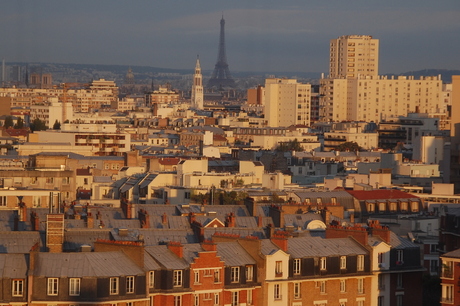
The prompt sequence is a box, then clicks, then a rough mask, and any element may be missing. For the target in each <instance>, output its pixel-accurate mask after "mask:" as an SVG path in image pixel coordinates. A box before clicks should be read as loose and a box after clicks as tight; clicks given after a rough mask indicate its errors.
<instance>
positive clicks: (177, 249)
mask: <svg viewBox="0 0 460 306" xmlns="http://www.w3.org/2000/svg"><path fill="white" fill-rule="evenodd" d="M168 249H169V250H170V251H171V252H173V253H174V254H176V255H177V257H179V258H183V257H184V246H183V245H182V244H181V243H180V242H176V241H170V242H169V243H168Z"/></svg>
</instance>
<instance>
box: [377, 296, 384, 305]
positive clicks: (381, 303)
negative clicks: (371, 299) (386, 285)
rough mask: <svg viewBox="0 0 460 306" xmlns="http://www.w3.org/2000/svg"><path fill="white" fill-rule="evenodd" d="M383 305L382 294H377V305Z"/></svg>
mask: <svg viewBox="0 0 460 306" xmlns="http://www.w3.org/2000/svg"><path fill="white" fill-rule="evenodd" d="M383 305H385V304H384V299H383V296H379V297H378V298H377V306H383Z"/></svg>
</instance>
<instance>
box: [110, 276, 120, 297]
mask: <svg viewBox="0 0 460 306" xmlns="http://www.w3.org/2000/svg"><path fill="white" fill-rule="evenodd" d="M114 294H118V277H111V278H110V295H114Z"/></svg>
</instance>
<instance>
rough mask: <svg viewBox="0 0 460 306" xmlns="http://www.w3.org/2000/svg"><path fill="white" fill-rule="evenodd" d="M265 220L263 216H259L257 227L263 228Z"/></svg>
mask: <svg viewBox="0 0 460 306" xmlns="http://www.w3.org/2000/svg"><path fill="white" fill-rule="evenodd" d="M263 220H264V219H263V218H262V216H257V227H262V226H263Z"/></svg>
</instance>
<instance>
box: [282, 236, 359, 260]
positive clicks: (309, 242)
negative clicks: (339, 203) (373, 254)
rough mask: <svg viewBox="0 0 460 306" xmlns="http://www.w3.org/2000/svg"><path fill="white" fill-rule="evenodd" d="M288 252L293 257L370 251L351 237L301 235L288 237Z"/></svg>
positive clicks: (356, 253) (353, 253)
mask: <svg viewBox="0 0 460 306" xmlns="http://www.w3.org/2000/svg"><path fill="white" fill-rule="evenodd" d="M288 253H289V254H291V256H292V257H293V258H303V257H319V256H340V255H365V254H367V253H368V251H367V250H366V249H365V248H364V247H363V246H362V245H360V244H359V243H358V242H356V241H355V240H353V239H351V238H331V239H323V238H317V237H300V238H289V239H288Z"/></svg>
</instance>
